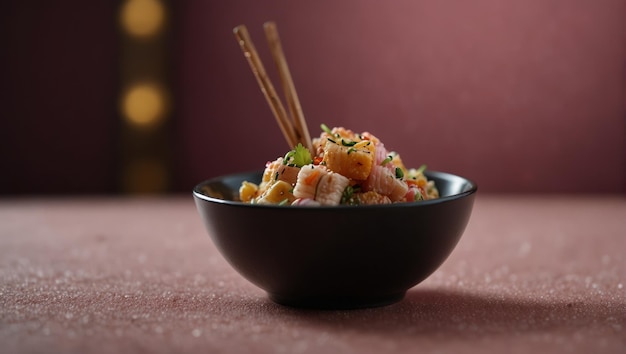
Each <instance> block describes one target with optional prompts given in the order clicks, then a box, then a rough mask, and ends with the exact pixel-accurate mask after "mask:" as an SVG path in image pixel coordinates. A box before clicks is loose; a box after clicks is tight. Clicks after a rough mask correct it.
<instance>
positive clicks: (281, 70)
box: [263, 22, 313, 153]
mask: <svg viewBox="0 0 626 354" xmlns="http://www.w3.org/2000/svg"><path fill="white" fill-rule="evenodd" d="M263 28H264V29H265V36H266V37H267V42H268V44H269V47H270V51H271V53H272V56H273V57H274V63H275V64H276V68H277V69H278V74H279V75H280V78H281V82H282V85H283V91H284V92H285V98H286V100H287V105H288V107H289V111H290V113H291V118H292V121H293V123H294V128H295V133H296V138H297V139H298V141H299V142H300V143H302V145H303V146H304V147H306V148H307V149H309V151H311V153H313V144H312V143H311V136H310V135H309V129H308V127H307V124H306V121H305V119H304V113H303V112H302V106H301V105H300V100H299V99H298V94H297V93H296V88H295V86H294V84H293V79H292V77H291V73H290V71H289V66H288V65H287V59H286V58H285V54H284V52H283V48H282V45H281V43H280V37H279V35H278V29H277V28H276V24H275V23H274V22H266V23H265V24H263Z"/></svg>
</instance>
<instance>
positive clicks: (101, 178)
mask: <svg viewBox="0 0 626 354" xmlns="http://www.w3.org/2000/svg"><path fill="white" fill-rule="evenodd" d="M116 10H117V4H116V2H115V1H96V2H84V1H37V2H30V1H3V2H2V3H1V4H0V43H2V50H1V53H0V78H1V79H0V161H2V167H1V168H0V171H1V172H0V194H4V195H6V194H17V193H26V194H37V193H65V192H68V191H69V192H73V193H102V192H112V191H114V189H115V180H114V175H115V173H114V168H115V161H114V159H115V153H114V152H115V144H116V141H115V129H116V124H117V112H116V96H115V95H116V90H117V74H116V73H117V71H116V70H117V67H116V65H117V56H116V55H117V53H116V48H117V33H116Z"/></svg>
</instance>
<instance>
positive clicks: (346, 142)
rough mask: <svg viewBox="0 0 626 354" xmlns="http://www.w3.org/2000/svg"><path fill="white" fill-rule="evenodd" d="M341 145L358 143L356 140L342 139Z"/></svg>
mask: <svg viewBox="0 0 626 354" xmlns="http://www.w3.org/2000/svg"><path fill="white" fill-rule="evenodd" d="M341 145H343V146H354V145H356V141H346V140H344V139H341Z"/></svg>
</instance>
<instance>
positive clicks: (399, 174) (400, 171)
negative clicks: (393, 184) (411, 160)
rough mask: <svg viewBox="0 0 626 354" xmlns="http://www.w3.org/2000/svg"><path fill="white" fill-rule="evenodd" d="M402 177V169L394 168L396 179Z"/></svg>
mask: <svg viewBox="0 0 626 354" xmlns="http://www.w3.org/2000/svg"><path fill="white" fill-rule="evenodd" d="M402 177H404V172H402V169H401V168H400V167H396V178H402Z"/></svg>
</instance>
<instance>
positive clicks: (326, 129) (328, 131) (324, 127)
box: [320, 123, 333, 135]
mask: <svg viewBox="0 0 626 354" xmlns="http://www.w3.org/2000/svg"><path fill="white" fill-rule="evenodd" d="M320 127H321V128H322V130H323V131H325V132H326V133H328V134H330V135H333V132H332V130H330V128H328V126H327V125H326V124H324V123H322V125H320Z"/></svg>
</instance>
